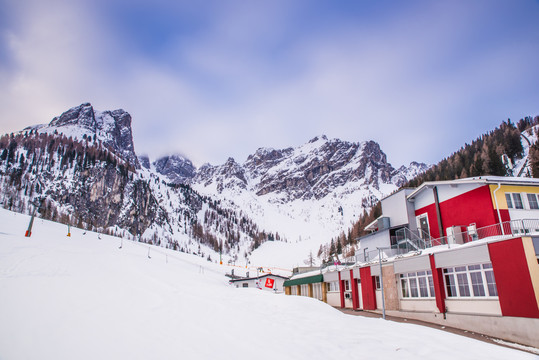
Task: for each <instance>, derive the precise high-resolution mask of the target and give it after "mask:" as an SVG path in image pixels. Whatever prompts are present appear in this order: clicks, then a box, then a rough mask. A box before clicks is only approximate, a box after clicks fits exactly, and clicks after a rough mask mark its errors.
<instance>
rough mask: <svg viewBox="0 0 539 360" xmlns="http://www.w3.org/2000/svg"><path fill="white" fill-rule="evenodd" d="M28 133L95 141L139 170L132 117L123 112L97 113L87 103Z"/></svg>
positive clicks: (119, 110) (32, 127)
mask: <svg viewBox="0 0 539 360" xmlns="http://www.w3.org/2000/svg"><path fill="white" fill-rule="evenodd" d="M30 130H37V131H38V132H39V133H48V134H53V133H61V134H64V135H65V136H66V137H72V138H78V139H79V140H83V139H84V140H86V139H88V141H91V140H96V139H97V140H98V141H101V142H102V143H103V145H105V146H107V147H109V148H111V149H113V150H114V151H115V152H116V153H117V154H118V155H120V156H121V157H122V158H123V159H125V160H127V161H128V162H129V164H131V165H133V166H134V167H136V168H139V167H140V164H139V162H138V159H137V156H136V154H135V145H134V143H133V133H132V131H131V115H129V113H127V112H126V111H124V110H122V109H118V110H114V111H96V110H94V108H93V106H92V105H91V104H89V103H86V104H81V105H79V106H76V107H74V108H71V109H69V110H67V111H66V112H64V113H63V114H62V115H60V116H57V117H55V118H54V119H52V121H51V122H50V123H49V124H47V125H37V126H31V127H28V128H26V129H24V130H23V131H30Z"/></svg>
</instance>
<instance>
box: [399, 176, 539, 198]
mask: <svg viewBox="0 0 539 360" xmlns="http://www.w3.org/2000/svg"><path fill="white" fill-rule="evenodd" d="M459 184H485V185H487V184H502V185H527V186H530V185H531V186H539V179H535V178H522V177H510V176H477V177H471V178H464V179H457V180H445V181H426V182H424V183H423V184H421V185H420V186H419V187H418V188H417V189H415V190H414V191H413V192H412V193H411V194H410V195H408V197H407V198H408V199H413V198H414V197H415V196H416V195H418V194H419V193H421V192H422V191H423V190H425V189H429V188H432V187H434V186H439V185H459Z"/></svg>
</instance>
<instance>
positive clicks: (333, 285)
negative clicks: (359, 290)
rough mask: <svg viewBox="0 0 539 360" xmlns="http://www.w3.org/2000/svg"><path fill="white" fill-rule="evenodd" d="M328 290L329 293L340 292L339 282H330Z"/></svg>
mask: <svg viewBox="0 0 539 360" xmlns="http://www.w3.org/2000/svg"><path fill="white" fill-rule="evenodd" d="M327 290H328V292H339V282H338V281H330V282H328V283H327Z"/></svg>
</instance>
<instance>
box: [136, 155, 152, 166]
mask: <svg viewBox="0 0 539 360" xmlns="http://www.w3.org/2000/svg"><path fill="white" fill-rule="evenodd" d="M138 161H139V163H140V166H142V167H143V168H145V169H148V170H149V169H150V158H149V157H148V155H139V157H138Z"/></svg>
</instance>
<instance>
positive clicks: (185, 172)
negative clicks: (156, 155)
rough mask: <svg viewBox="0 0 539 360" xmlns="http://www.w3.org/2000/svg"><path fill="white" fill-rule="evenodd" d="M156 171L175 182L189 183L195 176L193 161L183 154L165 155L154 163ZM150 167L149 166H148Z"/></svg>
mask: <svg viewBox="0 0 539 360" xmlns="http://www.w3.org/2000/svg"><path fill="white" fill-rule="evenodd" d="M153 166H154V167H155V171H157V172H158V173H159V174H161V175H165V176H166V177H167V178H168V179H169V180H170V181H171V182H172V183H173V184H187V183H189V181H190V180H191V179H192V178H193V177H194V176H195V171H196V168H195V167H194V166H193V163H192V162H191V161H190V160H188V159H186V158H185V157H183V156H181V155H171V156H164V157H162V158H160V159H158V160H156V161H155V162H154V163H153ZM148 168H149V167H148Z"/></svg>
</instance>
